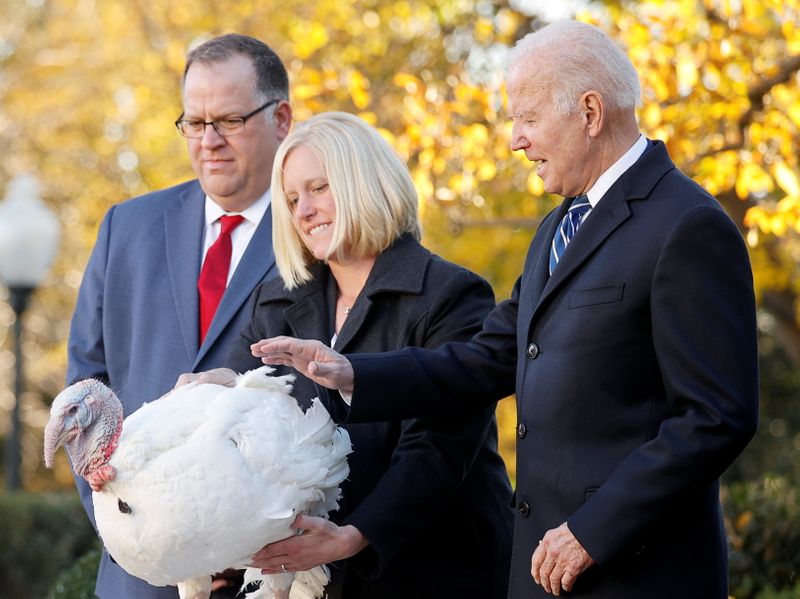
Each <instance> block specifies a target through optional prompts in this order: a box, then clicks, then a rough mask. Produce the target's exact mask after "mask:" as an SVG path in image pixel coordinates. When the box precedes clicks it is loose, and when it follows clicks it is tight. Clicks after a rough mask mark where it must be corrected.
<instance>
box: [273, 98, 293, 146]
mask: <svg viewBox="0 0 800 599" xmlns="http://www.w3.org/2000/svg"><path fill="white" fill-rule="evenodd" d="M273 119H274V120H275V129H276V130H277V132H278V139H280V140H283V139H284V138H285V137H286V136H287V135H289V130H290V129H291V128H292V106H291V104H289V102H287V101H286V100H281V101H280V103H279V104H278V107H277V108H276V109H275V113H274V116H273Z"/></svg>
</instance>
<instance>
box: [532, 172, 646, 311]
mask: <svg viewBox="0 0 800 599" xmlns="http://www.w3.org/2000/svg"><path fill="white" fill-rule="evenodd" d="M630 215H631V210H630V207H629V206H628V202H627V201H626V199H625V193H624V190H623V188H622V186H613V187H612V188H611V189H610V190H609V191H608V192H607V193H606V195H605V196H604V197H603V199H602V200H601V201H600V202H599V203H598V204H597V206H596V207H595V208H594V209H593V210H592V212H591V213H589V216H588V217H587V218H586V221H585V222H584V223H583V224H582V225H581V227H580V229H578V232H577V233H576V234H575V238H574V239H573V240H572V241H571V242H570V243H569V245H568V246H567V249H566V251H565V252H564V255H563V256H562V258H561V261H560V262H559V263H558V267H557V268H556V269H555V271H554V272H553V274H552V276H551V277H550V278H549V280H547V281H546V283H545V285H544V288H543V289H542V294H541V296H540V297H539V301H538V302H537V308H538V307H539V306H540V305H541V304H542V303H543V302H544V301H546V300H547V298H548V297H550V295H551V294H552V293H553V292H554V291H555V290H556V289H558V288H559V287H560V286H561V285H562V284H563V283H564V282H565V281H566V280H568V279H569V277H570V275H571V274H572V273H573V272H575V270H577V269H578V268H580V266H581V265H582V264H583V263H584V262H585V261H586V260H588V259H589V257H590V256H591V255H592V253H594V251H595V250H596V249H597V248H598V247H600V245H601V244H602V243H603V242H604V241H605V240H606V239H607V238H608V236H609V235H611V233H613V232H614V230H615V229H616V228H617V227H619V226H620V225H621V224H622V223H623V222H625V221H626V220H627V219H628V218H629V217H630ZM557 226H558V223H556V227H557ZM553 234H555V231H553ZM552 238H553V236H552V235H550V237H548V239H552ZM549 250H550V245H549V244H548V246H547V252H541V254H542V255H540V256H539V258H540V260H543V261H544V262H545V266H544V270H545V272H546V271H547V268H548V266H547V264H548V263H549ZM544 254H547V256H544ZM545 258H547V259H546V260H545ZM534 313H535V310H534Z"/></svg>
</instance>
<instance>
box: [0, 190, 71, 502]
mask: <svg viewBox="0 0 800 599" xmlns="http://www.w3.org/2000/svg"><path fill="white" fill-rule="evenodd" d="M58 237H59V224H58V219H56V217H55V215H54V214H53V212H52V211H51V210H50V209H49V208H48V207H47V206H46V205H45V204H44V203H43V202H42V201H41V200H40V199H39V184H38V182H37V181H36V179H35V178H33V177H32V176H30V175H23V176H20V177H15V178H14V179H12V180H11V182H10V183H9V184H8V190H7V192H6V197H5V199H4V200H2V201H0V280H2V281H3V283H5V285H6V286H7V287H8V295H9V304H10V305H11V308H12V309H13V310H14V315H15V318H14V330H13V337H14V407H13V409H12V410H11V422H10V427H9V433H8V438H7V446H6V487H7V488H8V489H9V490H16V489H19V488H21V486H22V476H21V471H20V464H21V454H20V438H21V433H22V430H21V425H20V399H21V398H22V390H23V386H24V381H25V378H24V374H23V372H24V370H23V356H22V315H23V314H24V312H25V309H26V308H27V307H28V302H29V300H30V297H31V294H32V293H33V291H34V290H35V289H36V287H38V286H39V284H40V283H41V282H42V280H43V279H44V276H45V274H46V273H47V269H48V268H49V267H50V263H51V262H52V261H53V257H54V256H55V252H56V248H57V246H58Z"/></svg>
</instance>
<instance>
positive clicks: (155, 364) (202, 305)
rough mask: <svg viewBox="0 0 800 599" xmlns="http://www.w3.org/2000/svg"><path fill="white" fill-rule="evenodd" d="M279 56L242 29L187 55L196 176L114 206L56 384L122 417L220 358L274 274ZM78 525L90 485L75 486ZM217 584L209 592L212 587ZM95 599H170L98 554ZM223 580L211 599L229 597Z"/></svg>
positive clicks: (287, 114)
mask: <svg viewBox="0 0 800 599" xmlns="http://www.w3.org/2000/svg"><path fill="white" fill-rule="evenodd" d="M288 87H289V83H288V76H287V73H286V68H285V67H284V65H283V63H282V62H281V60H280V58H279V57H278V56H277V55H276V54H275V53H274V52H273V51H272V50H271V49H270V48H269V47H268V46H266V45H265V44H263V43H262V42H260V41H258V40H256V39H254V38H251V37H247V36H243V35H237V34H230V35H225V36H222V37H218V38H214V39H212V40H210V41H208V42H205V43H204V44H202V45H200V46H198V47H197V48H195V49H194V50H192V51H191V52H190V53H189V55H188V58H187V63H186V68H185V70H184V74H183V113H182V114H181V116H180V117H179V118H178V120H177V121H176V122H175V125H176V126H177V128H178V131H179V133H180V134H181V135H183V136H184V137H185V138H186V141H187V147H188V150H189V158H190V160H191V163H192V168H193V169H194V172H195V174H196V176H197V179H196V180H192V181H189V182H186V183H183V184H181V185H178V186H176V187H172V188H169V189H164V190H160V191H156V192H153V193H149V194H147V195H144V196H142V197H139V198H135V199H132V200H129V201H127V202H123V203H121V204H119V205H116V206H113V207H112V208H111V209H110V210H109V211H108V213H107V214H106V216H105V218H104V220H103V222H102V224H101V225H100V230H99V233H98V237H97V243H96V245H95V248H94V251H93V253H92V256H91V258H90V260H89V264H88V266H87V268H86V272H85V274H84V279H83V283H82V284H81V289H80V293H79V295H78V302H77V306H76V308H75V313H74V315H73V318H72V327H71V330H70V337H69V356H68V367H67V379H68V382H73V381H75V380H78V379H83V378H87V377H95V378H99V379H102V380H104V381H105V382H107V383H108V384H110V386H111V387H113V388H114V389H115V390H116V391H117V392H118V395H119V397H120V399H121V400H122V402H123V405H124V409H125V415H126V416H127V415H128V414H130V413H131V412H133V411H135V410H136V409H138V408H139V407H140V406H141V405H142V403H144V402H146V401H153V400H155V399H157V398H158V397H160V396H161V395H163V394H164V393H166V392H167V391H169V390H170V389H171V388H172V386H173V385H174V384H175V381H176V380H177V378H178V376H179V375H180V374H182V373H185V372H194V371H205V370H209V369H211V368H215V367H218V366H221V365H222V363H223V361H224V358H225V357H226V355H227V353H228V348H229V346H230V345H231V343H232V341H233V340H234V338H235V337H236V336H237V335H238V333H239V331H240V330H241V329H242V328H244V325H245V323H246V322H247V321H248V320H249V312H250V311H249V310H248V309H247V304H248V298H249V297H250V294H251V292H252V291H253V289H255V288H256V287H257V286H258V284H259V283H261V282H262V281H264V280H266V279H267V278H271V277H272V276H274V275H275V274H276V272H277V271H276V270H275V268H274V265H275V262H274V256H273V253H272V227H271V213H270V208H269V205H270V190H269V185H270V176H271V172H272V160H273V157H274V156H275V152H276V150H277V148H278V146H279V144H280V143H281V141H282V140H283V138H284V137H285V136H286V135H287V134H288V132H289V128H290V126H291V122H292V110H291V107H290V105H289V102H288V99H289V91H288ZM76 482H77V486H78V490H79V492H80V494H81V498H82V500H83V503H84V506H85V508H86V510H87V512H88V514H89V517H90V519H91V520H92V522H94V516H93V513H92V500H91V490H90V489H89V487H88V485H87V484H86V482H85V481H83V480H77V481H76ZM224 584H225V579H224V578H220V579H219V580H218V581H217V582H216V584H215V587H222V586H223V585H224ZM95 592H96V594H97V596H98V597H100V599H166V598H169V599H175V598H177V597H178V593H177V590H176V589H175V588H174V587H167V588H156V587H151V586H150V585H148V584H146V583H145V582H144V581H142V580H139V579H137V578H134V577H133V576H130V575H129V574H127V573H126V572H125V571H124V570H122V569H121V568H120V567H119V566H118V565H117V564H116V563H115V562H114V560H113V559H112V558H111V557H110V556H109V555H108V554H107V553H104V554H103V557H102V560H101V563H100V570H99V573H98V579H97V587H96V590H95ZM234 594H235V589H234V588H233V587H228V588H221V589H219V590H216V591H215V592H214V593H213V594H212V597H214V598H218V599H221V598H222V597H233V596H234Z"/></svg>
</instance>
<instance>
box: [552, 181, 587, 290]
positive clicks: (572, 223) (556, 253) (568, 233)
mask: <svg viewBox="0 0 800 599" xmlns="http://www.w3.org/2000/svg"><path fill="white" fill-rule="evenodd" d="M591 209H592V205H591V204H590V203H589V198H587V197H586V196H578V197H576V198H575V199H574V200H572V203H571V204H570V206H569V210H567V213H566V214H565V215H564V218H562V219H561V223H560V224H559V225H558V230H557V231H556V234H555V235H554V236H553V243H552V244H551V245H550V274H551V275H552V274H553V271H554V270H555V269H556V266H557V265H558V263H559V262H560V261H561V256H563V255H564V250H566V249H567V245H568V244H569V242H570V240H571V239H572V237H573V236H574V235H575V233H576V232H577V231H578V227H580V226H581V223H582V222H583V219H584V217H585V216H586V215H587V214H589V210H591Z"/></svg>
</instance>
